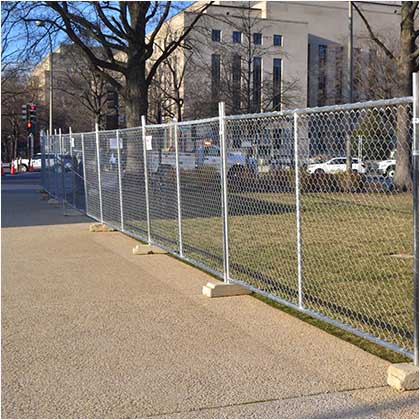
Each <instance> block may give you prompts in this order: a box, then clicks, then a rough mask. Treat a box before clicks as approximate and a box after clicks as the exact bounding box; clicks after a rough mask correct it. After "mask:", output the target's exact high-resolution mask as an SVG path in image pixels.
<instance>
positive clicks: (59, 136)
mask: <svg viewBox="0 0 420 420" xmlns="http://www.w3.org/2000/svg"><path fill="white" fill-rule="evenodd" d="M58 140H59V142H60V143H59V144H60V166H61V188H62V193H63V197H62V199H63V213H64V214H66V180H65V179H64V147H63V133H62V132H61V128H59V129H58Z"/></svg>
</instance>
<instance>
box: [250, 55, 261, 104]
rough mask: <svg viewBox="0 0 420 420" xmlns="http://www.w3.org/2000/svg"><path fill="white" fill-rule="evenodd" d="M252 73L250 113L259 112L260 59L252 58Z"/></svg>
mask: <svg viewBox="0 0 420 420" xmlns="http://www.w3.org/2000/svg"><path fill="white" fill-rule="evenodd" d="M253 64H254V69H253V73H252V82H253V83H252V112H260V110H261V57H254V63H253Z"/></svg>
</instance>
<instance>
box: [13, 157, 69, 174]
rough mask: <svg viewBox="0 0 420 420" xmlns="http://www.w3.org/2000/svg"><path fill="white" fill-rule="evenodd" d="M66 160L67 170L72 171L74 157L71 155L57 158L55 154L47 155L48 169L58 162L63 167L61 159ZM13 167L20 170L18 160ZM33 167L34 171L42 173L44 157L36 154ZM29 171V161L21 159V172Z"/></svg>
mask: <svg viewBox="0 0 420 420" xmlns="http://www.w3.org/2000/svg"><path fill="white" fill-rule="evenodd" d="M62 158H64V167H65V169H66V170H70V169H71V168H72V157H71V156H70V155H64V156H62V155H57V156H55V155H54V153H49V154H48V153H47V154H46V155H45V164H46V166H47V167H48V166H49V167H53V166H54V164H55V161H56V160H57V164H58V165H61V159H62ZM11 165H13V166H14V167H15V169H16V171H17V170H18V160H17V159H15V160H14V161H13V162H12V163H11ZM32 165H33V169H34V171H40V170H41V168H42V155H41V153H36V154H34V156H33V158H32ZM27 171H29V159H27V158H22V159H20V172H27Z"/></svg>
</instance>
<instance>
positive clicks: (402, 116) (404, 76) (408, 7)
mask: <svg viewBox="0 0 420 420" xmlns="http://www.w3.org/2000/svg"><path fill="white" fill-rule="evenodd" d="M414 17H415V9H414V10H413V7H412V2H410V1H405V2H402V5H401V35H400V57H399V60H398V70H397V71H398V79H399V81H400V89H399V90H400V93H401V95H402V96H411V95H412V73H413V72H414V71H415V69H416V62H415V60H413V58H412V54H413V53H414V51H415V50H416V38H415V20H414ZM409 127H410V113H409V112H408V109H407V108H405V106H401V107H400V108H399V109H398V112H397V165H396V171H395V178H394V183H395V186H396V187H397V188H398V189H400V190H407V189H411V188H412V184H413V182H412V165H411V145H412V139H411V135H410V130H409Z"/></svg>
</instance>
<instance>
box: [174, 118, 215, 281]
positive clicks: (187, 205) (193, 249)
mask: <svg viewBox="0 0 420 420" xmlns="http://www.w3.org/2000/svg"><path fill="white" fill-rule="evenodd" d="M177 141H178V148H177V149H178V156H179V158H178V160H179V180H180V193H181V194H180V207H181V230H182V246H183V254H184V256H185V257H186V258H188V259H190V260H192V261H195V262H196V263H198V264H199V265H202V266H204V267H205V268H207V269H209V270H210V271H216V272H217V273H220V275H221V274H222V273H223V221H222V196H221V176H220V175H221V165H222V163H221V156H220V124H219V119H218V118H212V119H208V120H202V121H195V122H183V123H178V124H177ZM168 159H170V160H171V162H172V164H174V163H175V155H174V153H172V154H171V156H170V157H168Z"/></svg>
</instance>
